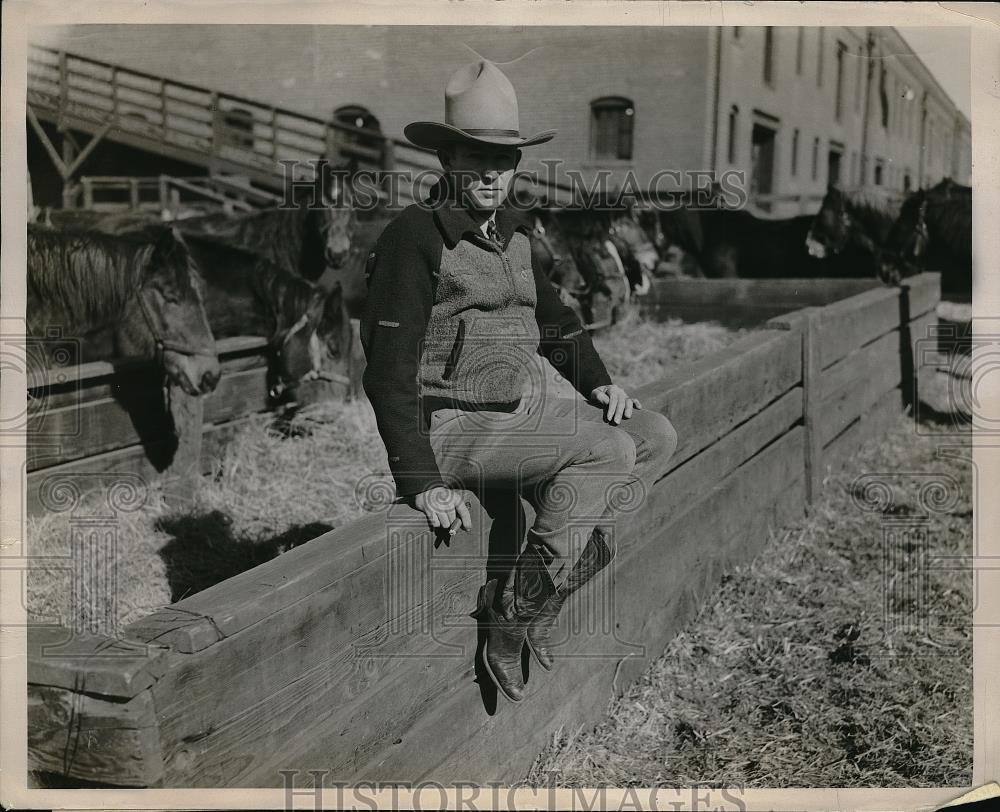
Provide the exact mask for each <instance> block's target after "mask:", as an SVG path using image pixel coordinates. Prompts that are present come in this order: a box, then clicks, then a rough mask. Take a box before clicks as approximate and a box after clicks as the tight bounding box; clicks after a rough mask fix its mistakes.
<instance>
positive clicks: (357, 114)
mask: <svg viewBox="0 0 1000 812" xmlns="http://www.w3.org/2000/svg"><path fill="white" fill-rule="evenodd" d="M333 120H334V121H336V122H337V123H338V124H346V125H347V126H348V127H357V128H358V129H360V130H377V131H378V132H382V125H381V124H380V123H379V120H378V119H377V118H375V116H374V115H372V112H371V110H369V109H368V108H367V107H362V106H361V105H360V104H345V105H343V106H342V107H338V108H337V109H336V110H334V111H333Z"/></svg>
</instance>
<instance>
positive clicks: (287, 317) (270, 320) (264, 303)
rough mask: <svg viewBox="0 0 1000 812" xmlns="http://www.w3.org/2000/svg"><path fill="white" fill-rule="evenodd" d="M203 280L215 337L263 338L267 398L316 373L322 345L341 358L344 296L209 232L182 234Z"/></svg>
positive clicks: (336, 287)
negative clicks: (266, 356) (266, 352)
mask: <svg viewBox="0 0 1000 812" xmlns="http://www.w3.org/2000/svg"><path fill="white" fill-rule="evenodd" d="M185 242H186V243H187V245H188V247H189V250H190V251H191V255H192V257H193V258H194V260H195V262H196V263H197V265H198V268H199V270H200V271H201V274H202V277H203V278H204V280H205V291H206V295H205V306H206V310H207V312H208V319H209V322H210V323H211V325H212V328H213V330H215V333H216V335H217V336H218V337H219V338H227V337H230V336H239V335H263V336H266V337H267V342H268V348H269V353H270V355H271V362H270V364H269V373H268V391H269V393H270V394H271V396H272V397H274V398H276V397H278V396H279V395H280V394H281V393H282V392H284V391H285V390H286V389H287V390H294V388H295V387H296V386H297V385H298V384H299V383H301V382H303V381H304V380H309V379H311V378H315V377H320V376H321V372H322V369H323V367H324V355H323V351H324V349H325V351H326V354H327V356H328V357H330V358H333V359H339V360H341V361H343V360H344V354H345V344H344V340H345V330H344V324H343V318H342V313H343V297H342V292H341V288H340V286H339V285H337V284H334V285H333V286H332V288H331V289H326V288H323V287H320V286H319V285H317V284H315V283H313V282H309V281H307V280H305V279H302V278H301V277H299V276H298V275H296V274H293V273H290V272H288V271H287V270H285V269H284V268H281V267H279V266H278V265H276V264H275V263H273V262H271V261H270V260H268V259H265V258H263V257H260V256H258V255H257V254H255V253H253V252H252V251H248V250H245V249H242V248H237V247H235V246H233V245H229V244H228V243H226V242H223V241H222V240H220V239H217V238H215V237H208V236H194V235H188V236H187V237H186V238H185Z"/></svg>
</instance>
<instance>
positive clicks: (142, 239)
mask: <svg viewBox="0 0 1000 812" xmlns="http://www.w3.org/2000/svg"><path fill="white" fill-rule="evenodd" d="M175 242H176V241H175ZM157 248H158V245H157V244H156V243H154V242H153V241H151V240H150V239H149V238H148V236H147V235H146V234H136V235H110V234H102V233H99V232H94V231H87V230H83V229H67V230H57V229H52V228H47V227H45V226H36V225H34V224H29V225H28V255H27V259H28V263H27V282H28V285H29V287H30V288H31V289H32V291H33V292H34V293H35V294H37V296H38V297H39V299H41V300H42V301H45V302H49V303H51V304H52V305H54V306H55V307H57V308H59V309H60V310H62V311H64V312H65V313H67V314H68V315H70V316H71V317H72V319H73V321H76V322H86V321H93V320H98V319H102V318H104V317H106V316H107V315H108V314H109V313H113V312H116V311H118V310H120V308H121V307H123V306H124V305H125V303H126V302H127V301H128V300H129V299H130V298H131V297H132V296H134V295H135V294H136V292H137V290H138V289H139V287H140V285H141V284H142V282H143V281H144V279H145V273H146V270H147V268H148V267H149V264H150V261H151V259H152V257H153V254H154V252H155V251H156V249H157Z"/></svg>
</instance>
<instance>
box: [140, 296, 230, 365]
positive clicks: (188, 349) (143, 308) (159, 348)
mask: <svg viewBox="0 0 1000 812" xmlns="http://www.w3.org/2000/svg"><path fill="white" fill-rule="evenodd" d="M145 285H146V280H145V279H143V280H142V281H141V282H140V283H139V284H138V285H137V286H136V289H135V294H134V295H135V297H136V299H137V300H138V302H139V311H140V312H141V313H142V317H143V319H145V321H146V326H147V327H148V328H149V332H150V334H151V335H152V336H153V342H154V343H155V345H156V360H157V363H163V353H164V352H166V351H169V352H176V353H178V354H179V355H190V356H196V355H204V356H209V357H210V356H213V355H215V353H214V352H207V351H205V350H202V349H195V348H194V347H192V346H190V345H188V344H182V343H179V342H176V341H172V340H170V339H166V338H164V337H163V335H161V333H160V331H159V329H158V328H157V325H156V319H154V318H153V314H152V311H151V310H150V308H149V303H148V302H147V301H146V297H145V295H144V294H145Z"/></svg>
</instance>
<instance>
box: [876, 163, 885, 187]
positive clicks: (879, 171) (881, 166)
mask: <svg viewBox="0 0 1000 812" xmlns="http://www.w3.org/2000/svg"><path fill="white" fill-rule="evenodd" d="M884 174H885V161H883V160H882V159H881V158H876V159H875V185H876V186H881V185H882V184H883V182H884V180H885V179H884V177H883V175H884Z"/></svg>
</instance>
